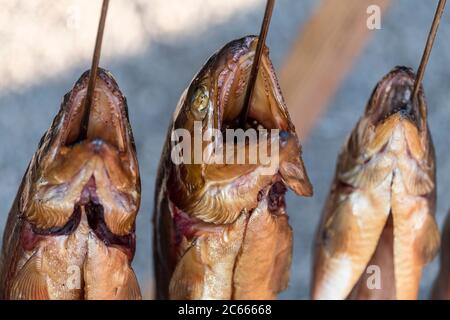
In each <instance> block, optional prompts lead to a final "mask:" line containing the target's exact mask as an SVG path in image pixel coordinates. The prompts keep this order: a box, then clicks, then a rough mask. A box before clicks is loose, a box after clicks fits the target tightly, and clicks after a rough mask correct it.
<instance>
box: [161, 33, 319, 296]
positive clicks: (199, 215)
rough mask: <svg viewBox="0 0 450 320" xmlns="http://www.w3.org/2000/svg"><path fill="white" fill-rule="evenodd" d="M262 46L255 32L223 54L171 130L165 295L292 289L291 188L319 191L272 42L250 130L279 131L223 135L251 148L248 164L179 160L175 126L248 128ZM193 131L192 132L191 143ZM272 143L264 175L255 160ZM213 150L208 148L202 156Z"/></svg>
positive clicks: (164, 175)
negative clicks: (243, 116) (272, 156)
mask: <svg viewBox="0 0 450 320" xmlns="http://www.w3.org/2000/svg"><path fill="white" fill-rule="evenodd" d="M256 44H257V38H256V37H253V36H248V37H245V38H242V39H238V40H235V41H232V42H230V43H229V44H227V45H226V46H224V47H223V48H222V49H220V50H219V51H218V52H217V53H216V54H214V55H213V56H212V57H211V58H210V59H209V60H208V62H207V63H206V64H205V66H204V67H203V68H202V69H201V70H200V72H199V73H198V74H197V75H196V76H195V77H194V79H193V80H192V82H191V84H190V86H189V87H188V89H187V90H186V91H185V92H184V94H183V95H182V97H181V99H180V101H179V104H178V107H177V109H176V111H175V114H174V116H173V122H172V123H171V124H170V126H169V130H168V136H167V140H166V143H165V146H164V149H163V154H162V157H161V162H160V167H159V172H158V177H157V180H156V194H155V209H154V221H153V223H154V261H155V278H156V282H157V283H156V290H157V297H158V298H160V299H166V298H171V299H273V298H275V297H276V295H277V293H278V292H280V291H281V290H283V289H284V288H285V287H286V286H287V282H288V279H289V271H290V265H291V254H292V230H291V227H290V226H289V223H288V216H287V214H286V212H285V205H284V194H285V192H286V188H287V187H288V188H290V189H292V190H294V191H295V192H296V193H297V194H299V195H304V196H310V195H311V194H312V186H311V184H310V182H309V179H308V177H307V174H306V171H305V168H304V165H303V161H302V159H301V146H300V144H299V142H298V138H297V135H296V133H295V128H294V126H293V125H292V123H291V121H290V118H289V115H288V112H287V109H286V106H285V105H284V101H283V98H282V96H281V92H280V89H279V86H278V82H277V79H276V76H275V72H274V70H273V67H272V64H271V62H270V60H269V57H268V50H267V48H266V49H265V52H264V54H263V56H262V60H261V68H260V70H259V73H258V78H257V81H256V85H255V91H254V95H253V98H252V100H251V105H250V109H249V119H250V120H249V123H248V124H247V125H246V126H247V127H251V126H255V127H259V128H264V129H267V130H269V129H278V130H280V131H279V135H278V134H277V135H276V136H275V137H274V136H272V135H270V136H269V135H265V136H259V137H258V140H257V141H253V142H251V141H249V142H248V143H246V144H241V145H239V144H237V143H236V141H234V140H231V141H230V140H228V139H224V140H219V142H218V144H217V145H216V148H217V149H219V150H222V151H223V150H226V149H227V148H230V150H234V151H236V150H237V151H239V150H244V151H246V153H245V154H246V156H245V157H247V158H246V161H244V163H241V164H237V163H231V164H230V163H228V162H227V163H222V164H217V163H209V162H206V163H205V162H202V163H197V164H196V163H194V162H192V163H190V164H187V163H185V162H183V163H181V164H175V163H174V162H173V158H172V155H173V150H174V147H175V145H174V144H175V143H176V142H174V141H173V139H172V137H173V134H174V132H175V131H176V130H177V129H183V130H187V132H189V133H192V135H194V136H195V132H194V127H195V124H194V123H195V122H196V121H197V122H199V123H200V124H201V132H203V133H204V132H206V131H207V130H209V129H216V130H219V131H221V132H223V131H225V130H226V128H231V129H243V130H244V129H247V128H239V127H238V126H239V124H238V123H239V121H238V120H239V119H238V117H239V114H240V112H241V111H242V107H243V100H244V95H245V91H246V90H245V89H246V85H247V80H248V77H249V73H250V69H251V66H252V62H253V57H254V54H255V49H256ZM252 119H253V120H252ZM252 123H253V124H252ZM255 123H257V125H256V124H255ZM192 135H190V137H187V138H186V137H184V138H186V139H187V141H189V142H192V141H194V139H195V138H192ZM189 139H191V140H189ZM263 143H266V144H267V146H268V149H270V150H273V148H274V147H279V161H278V162H277V163H276V165H275V170H274V171H273V173H270V174H267V173H265V172H263V169H264V165H263V164H262V163H261V162H260V161H259V160H258V162H255V163H250V161H247V160H249V159H248V157H249V154H250V152H251V151H252V150H256V149H258V147H259V146H260V145H261V144H263ZM194 148H195V147H194ZM205 150H206V147H205V146H204V145H202V147H201V149H200V152H204V151H205ZM220 155H222V153H220ZM226 155H227V156H228V154H226ZM191 157H194V155H191Z"/></svg>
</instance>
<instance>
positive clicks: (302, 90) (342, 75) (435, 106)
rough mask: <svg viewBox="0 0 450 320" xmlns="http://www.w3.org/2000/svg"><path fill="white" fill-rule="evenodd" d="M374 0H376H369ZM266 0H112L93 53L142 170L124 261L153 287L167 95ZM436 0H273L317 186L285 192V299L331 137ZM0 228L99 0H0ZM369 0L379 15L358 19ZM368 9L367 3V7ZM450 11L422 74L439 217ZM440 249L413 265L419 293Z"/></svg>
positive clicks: (401, 58)
mask: <svg viewBox="0 0 450 320" xmlns="http://www.w3.org/2000/svg"><path fill="white" fill-rule="evenodd" d="M372 4H375V5H378V7H376V8H375V9H373V7H371V8H369V11H367V8H368V6H370V5H372ZM264 5H265V1H264V0H246V1H241V0H227V1H222V0H132V1H125V0H113V1H111V3H110V6H109V13H108V17H107V22H106V29H105V36H104V41H103V44H104V45H103V49H102V57H101V61H100V65H101V66H102V67H104V68H106V69H109V70H110V71H111V72H112V73H113V75H114V76H115V78H116V80H117V82H118V84H119V86H120V88H121V89H122V91H123V93H124V94H125V95H126V96H127V99H128V105H129V113H130V117H131V124H132V127H133V131H134V135H135V139H136V144H137V149H138V156H139V163H140V168H141V179H142V206H141V210H140V212H139V216H138V222H137V237H138V242H137V251H136V257H135V259H134V262H133V267H134V269H135V271H136V273H137V275H138V278H139V281H140V284H141V287H142V290H143V293H144V297H145V298H149V299H150V298H152V297H153V283H154V281H153V270H152V268H153V264H152V251H151V240H152V227H151V215H152V208H153V193H154V189H155V185H154V181H155V174H156V171H157V166H158V161H159V157H160V152H161V148H162V145H163V142H164V138H165V134H166V128H167V125H168V123H169V121H170V117H171V113H172V112H173V110H174V108H175V105H176V103H177V100H178V98H179V96H180V94H181V92H182V91H183V90H184V88H185V87H186V86H187V85H188V84H189V81H190V80H191V79H192V77H193V76H194V75H195V73H196V72H197V71H198V70H199V69H200V68H201V66H202V65H203V63H204V62H206V60H207V59H208V57H209V56H210V55H211V54H212V53H213V52H214V51H216V50H217V49H219V48H220V47H222V46H223V45H224V44H226V43H227V42H229V41H231V40H233V39H236V38H239V37H242V36H244V35H247V34H257V33H258V32H259V28H260V24H261V20H262V16H263V11H264ZM436 5H437V0H433V1H430V0H427V1H424V0H390V1H389V0H373V1H367V0H322V1H319V0H316V1H315V0H279V1H277V3H276V5H275V10H274V14H273V18H272V23H271V27H270V31H269V35H268V39H267V45H268V47H269V48H270V53H271V58H272V60H273V62H274V65H275V67H276V69H277V70H278V72H279V76H280V82H281V86H282V90H283V91H284V93H285V97H286V100H287V103H288V107H289V108H290V111H291V114H292V118H293V119H294V121H295V124H296V125H297V129H298V131H299V136H300V137H301V140H302V144H303V155H304V160H305V163H306V168H307V170H308V173H309V176H310V178H311V180H312V183H313V185H314V191H315V194H314V197H312V198H304V199H303V198H300V197H297V196H295V195H294V194H293V193H292V192H289V194H288V196H287V206H288V212H289V214H290V222H291V225H292V227H293V229H294V235H295V240H294V241H295V242H294V259H293V266H292V272H291V281H290V285H289V288H288V289H287V290H286V291H285V292H283V293H282V294H281V296H280V297H281V298H284V299H307V298H308V297H309V283H310V275H311V256H312V255H311V251H312V244H313V235H314V232H315V229H316V227H317V223H318V219H319V217H320V213H321V210H322V207H323V204H324V201H325V197H326V195H327V193H328V189H329V185H330V182H331V179H332V177H333V173H334V169H335V161H336V157H337V154H338V151H339V148H340V146H341V144H342V143H343V142H344V140H345V137H346V135H347V134H348V133H349V132H350V130H351V128H352V127H353V126H354V124H355V122H356V121H357V119H358V118H359V116H360V115H361V114H362V112H363V110H364V107H365V104H366V101H367V99H368V98H369V96H370V93H371V91H372V89H373V87H374V86H375V84H376V83H377V81H378V80H379V79H380V78H381V77H382V76H383V75H384V74H386V73H387V72H388V71H389V70H390V69H392V68H393V67H394V66H396V65H406V66H410V67H413V68H414V69H416V68H417V66H418V64H419V61H420V57H421V55H422V51H423V46H424V44H425V40H426V37H427V34H428V31H429V28H430V25H431V21H432V19H433V15H434V11H435V8H436ZM0 7H1V8H2V9H1V10H0V43H1V45H0V112H1V116H0V229H1V230H3V227H4V224H5V222H6V218H7V214H8V211H9V208H10V206H11V204H12V201H13V199H14V196H15V194H16V191H17V189H18V186H19V183H20V180H21V178H22V175H23V173H24V172H25V169H26V167H27V164H28V162H29V160H30V159H31V156H32V155H33V153H34V152H35V149H36V147H37V144H38V141H39V139H40V137H41V136H42V134H43V133H44V131H45V130H47V128H48V127H49V126H50V124H51V121H52V119H53V117H54V115H55V114H56V113H57V111H58V109H59V106H60V102H61V99H62V97H63V95H64V94H65V93H66V92H67V91H69V90H70V89H71V87H72V85H73V84H74V83H75V81H76V80H77V79H78V77H79V76H80V75H81V74H82V72H83V71H85V70H86V69H88V68H89V66H90V59H91V55H92V50H93V47H94V41H95V33H96V29H97V24H98V18H99V14H100V7H101V1H100V0H96V1H92V0H59V1H50V0H34V1H25V0H0ZM377 8H379V9H380V13H381V25H380V27H381V28H380V29H374V30H369V29H368V27H367V24H366V20H367V19H368V18H370V15H371V14H372V13H374V12H375V13H376V10H377ZM373 10H375V11H373ZM449 33H450V12H446V14H444V18H443V20H442V23H441V27H440V31H439V34H438V36H437V39H436V43H435V46H434V50H433V52H432V55H431V59H430V63H429V65H428V68H427V71H426V74H425V79H424V87H425V92H426V97H427V101H428V106H429V125H430V129H431V132H432V135H433V138H434V142H435V146H436V153H437V177H438V202H437V204H438V205H437V220H438V222H439V224H440V226H441V225H442V221H443V219H444V216H445V213H446V211H447V209H448V208H449V206H450V200H449V196H448V192H449V190H450V152H449V149H450V142H449V141H450V139H449V138H450V133H449V130H448V128H449V123H450V108H449V106H450V90H449V88H450V42H449V41H447V39H448V37H449ZM437 260H438V259H435V261H434V262H433V263H432V264H431V265H429V266H428V267H427V268H426V270H425V273H424V275H423V281H422V287H421V294H420V296H421V298H423V299H426V298H427V297H428V295H429V291H430V287H431V284H432V281H433V279H434V277H435V275H436V272H437V267H438V265H437Z"/></svg>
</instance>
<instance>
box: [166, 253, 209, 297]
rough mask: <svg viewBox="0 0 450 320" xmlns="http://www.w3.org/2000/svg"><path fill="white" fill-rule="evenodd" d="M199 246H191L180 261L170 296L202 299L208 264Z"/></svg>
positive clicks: (171, 282) (170, 289) (175, 271)
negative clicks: (202, 259) (203, 260)
mask: <svg viewBox="0 0 450 320" xmlns="http://www.w3.org/2000/svg"><path fill="white" fill-rule="evenodd" d="M197 251H198V248H197V247H196V246H195V245H194V246H191V247H189V249H187V251H186V252H185V254H184V255H183V257H182V258H181V259H180V261H179V262H178V264H177V266H176V267H175V270H174V272H173V274H172V278H171V279H170V284H169V297H170V299H175V300H185V299H189V300H191V299H200V298H201V296H202V294H203V287H204V283H203V281H205V276H204V275H205V268H206V266H205V265H204V264H203V263H202V261H201V259H200V253H199V252H197Z"/></svg>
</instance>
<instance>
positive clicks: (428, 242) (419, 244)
mask: <svg viewBox="0 0 450 320" xmlns="http://www.w3.org/2000/svg"><path fill="white" fill-rule="evenodd" d="M414 242H415V248H416V250H417V251H416V252H417V257H418V259H419V261H420V262H421V263H422V264H423V265H425V264H427V263H429V262H430V261H431V260H433V259H434V257H435V256H436V254H437V253H438V251H439V247H440V243H441V241H440V234H439V228H438V226H437V224H436V220H435V219H434V217H433V216H431V215H429V214H427V216H426V218H425V222H424V224H423V226H422V228H421V232H420V233H419V235H418V236H417V237H416V239H415V240H414Z"/></svg>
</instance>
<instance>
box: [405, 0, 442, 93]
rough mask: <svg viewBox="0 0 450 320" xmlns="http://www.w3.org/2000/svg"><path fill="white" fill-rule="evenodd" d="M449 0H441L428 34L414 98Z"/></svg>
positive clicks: (415, 84) (415, 85)
mask: <svg viewBox="0 0 450 320" xmlns="http://www.w3.org/2000/svg"><path fill="white" fill-rule="evenodd" d="M446 2H447V0H439V4H438V6H437V9H436V13H435V15H434V19H433V24H432V25H431V29H430V33H429V34H428V39H427V43H426V45H425V49H424V51H423V55H422V60H421V61H420V65H419V69H418V71H417V77H416V82H415V83H414V90H413V95H412V97H411V98H412V99H415V98H416V97H417V94H418V93H419V88H420V84H421V83H422V80H423V76H424V74H425V68H426V66H427V63H428V60H429V58H430V54H431V49H432V48H433V43H434V39H435V38H436V34H437V30H438V27H439V23H440V22H441V18H442V14H443V13H444V9H445V4H446Z"/></svg>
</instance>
